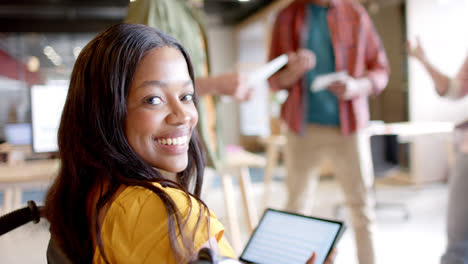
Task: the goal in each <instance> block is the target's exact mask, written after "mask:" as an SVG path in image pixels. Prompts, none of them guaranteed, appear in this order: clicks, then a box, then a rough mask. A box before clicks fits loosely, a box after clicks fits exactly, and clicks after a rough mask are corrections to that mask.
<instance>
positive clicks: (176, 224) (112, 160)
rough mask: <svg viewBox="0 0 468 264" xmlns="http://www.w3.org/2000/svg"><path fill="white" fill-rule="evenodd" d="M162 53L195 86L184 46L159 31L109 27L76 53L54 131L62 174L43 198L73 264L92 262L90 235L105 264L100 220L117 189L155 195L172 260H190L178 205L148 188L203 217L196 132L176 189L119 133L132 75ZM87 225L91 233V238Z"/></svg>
mask: <svg viewBox="0 0 468 264" xmlns="http://www.w3.org/2000/svg"><path fill="white" fill-rule="evenodd" d="M164 46H170V47H174V48H177V49H178V50H179V51H180V52H181V53H182V55H183V56H184V57H185V60H186V62H187V65H188V71H189V74H190V78H191V79H192V82H193V84H194V74H193V67H192V64H191V61H190V58H189V56H188V54H187V52H186V50H185V49H184V48H183V47H182V46H181V44H179V42H178V41H177V40H175V39H174V38H172V37H171V36H168V35H167V34H165V33H163V32H162V31H160V30H157V29H154V28H151V27H147V26H144V25H136V24H118V25H115V26H112V27H110V28H109V29H107V30H106V31H104V32H102V33H100V34H99V35H97V36H96V37H95V38H94V39H93V40H92V41H91V42H90V43H89V44H88V45H87V46H86V47H85V48H84V49H83V50H82V51H81V53H80V55H79V57H78V59H77V61H76V63H75V66H74V68H73V72H72V75H71V80H70V88H69V91H68V96H67V99H66V102H65V106H64V109H63V113H62V119H61V122H60V127H59V131H58V145H59V155H60V159H61V167H60V171H59V173H58V177H57V178H56V179H55V181H54V183H53V185H52V186H51V188H50V190H49V192H48V193H47V197H46V217H47V218H48V220H49V221H50V230H51V234H52V236H53V238H55V239H56V240H57V242H58V244H59V245H60V247H61V249H62V250H63V251H64V252H65V254H66V255H67V256H68V258H70V260H72V261H73V262H80V263H82V262H85V263H88V262H91V261H92V258H93V252H94V248H93V242H92V237H93V235H95V237H96V238H97V241H96V242H97V245H98V246H99V249H100V252H101V254H102V256H103V257H104V259H105V260H106V261H108V260H107V258H106V255H105V252H104V250H103V249H104V248H103V245H102V239H101V233H100V229H101V226H100V224H99V221H98V215H99V211H100V210H101V209H102V208H103V207H104V205H105V204H106V203H107V202H109V201H110V200H111V198H112V196H113V195H114V194H115V193H116V191H117V189H118V188H119V187H120V186H122V185H126V186H142V187H145V188H148V189H150V190H152V191H153V192H154V193H155V194H156V195H158V196H159V198H160V199H161V200H162V202H163V203H164V205H165V207H166V212H167V215H168V229H169V230H168V231H169V237H170V241H171V247H172V250H173V252H174V256H175V257H176V258H177V259H179V260H187V259H188V258H189V257H191V256H192V255H193V254H194V249H193V239H194V235H195V231H196V228H195V230H194V234H192V237H189V236H185V237H184V232H182V230H183V228H184V225H185V222H184V221H181V220H182V219H181V218H182V217H181V216H180V213H179V211H178V209H177V207H176V205H175V204H174V202H173V201H172V200H171V199H170V197H169V196H168V195H167V194H166V193H165V192H163V191H162V190H161V189H159V188H157V187H155V186H154V185H153V184H152V182H158V183H160V184H161V185H163V186H168V187H173V188H178V189H180V190H182V191H184V192H185V193H186V195H187V196H189V195H192V196H193V197H194V198H195V199H196V201H198V202H199V203H200V205H201V208H202V210H204V212H206V210H207V207H206V205H205V204H204V203H203V202H202V201H201V200H200V199H199V197H200V191H201V186H202V182H203V178H202V175H203V170H204V164H205V163H204V162H205V160H204V152H203V149H202V144H201V142H200V140H199V136H198V133H197V131H194V132H193V135H192V138H191V140H190V142H189V153H188V154H189V155H188V156H189V158H188V166H187V168H186V169H185V170H184V171H182V172H180V173H178V174H177V182H173V181H170V180H167V179H164V177H163V176H162V175H161V174H160V173H159V172H158V171H157V170H155V169H154V168H152V167H151V166H150V165H148V164H147V163H146V162H144V161H143V160H142V159H141V158H140V157H139V156H138V155H137V154H136V153H135V151H134V150H133V149H132V148H131V147H130V145H129V143H128V142H127V140H126V138H125V133H124V122H125V118H126V115H127V107H126V99H127V96H128V93H129V89H130V85H131V82H132V80H133V76H134V74H135V71H136V68H137V66H138V64H139V62H140V60H141V59H142V58H143V56H145V55H146V54H147V53H148V52H150V51H151V50H153V49H155V48H159V47H164ZM103 182H106V183H107V184H108V185H107V186H108V188H107V190H106V191H103V190H102V188H101V192H100V194H99V198H98V202H97V206H96V208H93V209H92V210H95V211H94V212H92V213H90V212H88V211H87V206H86V201H87V199H88V198H89V195H90V191H91V190H92V188H93V186H96V185H99V184H101V186H102V183H103ZM193 183H194V184H193ZM192 184H193V189H192V190H190V186H191V185H192ZM189 201H190V199H189ZM204 212H203V213H201V214H199V216H198V221H197V225H196V227H198V225H199V223H200V221H201V220H202V219H204V217H203V216H204V215H206V214H205V213H204ZM91 216H94V217H93V219H90V218H91ZM207 221H209V220H207ZM91 223H93V224H94V226H95V227H96V228H95V229H94V230H91V229H92V228H91ZM178 241H182V243H180V242H178Z"/></svg>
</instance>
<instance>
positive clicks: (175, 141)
mask: <svg viewBox="0 0 468 264" xmlns="http://www.w3.org/2000/svg"><path fill="white" fill-rule="evenodd" d="M187 139H188V137H187V136H182V137H176V138H160V139H158V140H157V142H158V143H159V144H162V145H184V144H185V143H187Z"/></svg>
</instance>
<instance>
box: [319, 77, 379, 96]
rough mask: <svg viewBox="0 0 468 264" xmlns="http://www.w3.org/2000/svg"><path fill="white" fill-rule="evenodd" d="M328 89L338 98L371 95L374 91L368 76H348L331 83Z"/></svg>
mask: <svg viewBox="0 0 468 264" xmlns="http://www.w3.org/2000/svg"><path fill="white" fill-rule="evenodd" d="M328 90H330V92H332V93H333V94H334V95H335V96H336V97H338V99H341V100H350V99H352V98H354V97H357V96H362V95H369V94H370V92H371V91H372V82H371V81H370V80H369V79H368V78H359V79H355V78H353V77H351V76H348V77H346V78H345V79H344V80H340V81H336V82H333V83H332V84H330V86H328Z"/></svg>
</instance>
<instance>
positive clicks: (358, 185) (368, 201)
mask: <svg viewBox="0 0 468 264" xmlns="http://www.w3.org/2000/svg"><path fill="white" fill-rule="evenodd" d="M287 137H288V144H287V147H286V166H287V171H288V175H287V177H286V185H287V188H288V193H289V196H288V204H287V208H286V209H287V210H289V211H294V212H298V213H304V211H305V209H309V208H306V207H308V206H307V205H309V206H310V204H311V203H312V202H313V192H314V191H315V187H316V186H317V182H318V168H319V165H320V163H321V161H322V160H323V159H324V158H327V159H329V160H331V162H332V164H333V170H334V175H335V177H336V179H337V180H338V182H339V183H340V186H341V188H342V190H343V191H344V195H345V199H346V205H347V206H348V207H349V208H350V212H351V217H352V220H351V221H352V227H353V229H354V234H355V238H356V245H357V255H358V259H359V263H360V264H374V263H375V253H374V243H373V239H372V230H373V222H374V218H375V214H374V199H373V197H372V195H371V192H370V188H371V186H372V182H373V175H372V170H369V169H367V168H361V166H360V164H361V161H362V160H363V159H367V158H368V157H366V155H361V157H360V155H359V151H358V142H360V143H363V141H362V139H364V140H365V138H361V137H360V135H358V134H353V135H351V136H348V137H345V136H343V135H342V134H341V132H340V129H339V128H337V127H327V126H319V125H308V126H307V128H306V133H305V135H304V136H303V137H301V136H299V135H297V134H296V133H294V132H293V131H289V132H288V135H287ZM367 142H368V141H367ZM364 144H365V141H364ZM366 162H368V161H367V160H366ZM366 162H364V163H363V164H365V163H366Z"/></svg>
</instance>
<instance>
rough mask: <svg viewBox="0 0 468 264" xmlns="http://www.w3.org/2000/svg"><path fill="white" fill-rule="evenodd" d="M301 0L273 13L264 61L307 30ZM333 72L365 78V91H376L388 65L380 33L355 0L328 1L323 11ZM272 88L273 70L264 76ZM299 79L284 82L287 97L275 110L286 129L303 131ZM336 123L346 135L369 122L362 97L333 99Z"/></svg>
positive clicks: (295, 45)
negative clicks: (336, 103)
mask: <svg viewBox="0 0 468 264" xmlns="http://www.w3.org/2000/svg"><path fill="white" fill-rule="evenodd" d="M306 4H307V3H306V2H305V1H300V0H296V1H294V2H293V3H291V4H290V5H289V6H288V7H286V8H285V9H283V10H282V11H281V12H280V13H279V14H278V16H277V18H276V21H275V25H274V27H273V34H272V41H271V47H270V56H269V58H270V60H271V59H273V58H275V57H277V56H279V55H281V54H283V53H287V52H292V51H296V50H298V49H299V48H303V47H302V43H305V42H304V39H307V35H306V34H304V32H307V30H304V29H305V27H306V26H308V25H306V21H307V18H306V15H305V9H306V8H305V7H306ZM327 22H328V27H329V30H330V36H331V40H332V45H333V50H334V53H335V68H336V71H347V72H348V74H349V75H350V76H352V77H354V78H361V77H367V78H369V79H370V81H371V82H372V93H371V95H377V94H379V93H380V92H381V91H382V90H383V89H384V88H385V86H386V85H387V83H388V76H389V72H390V69H389V66H388V62H387V57H386V55H385V51H384V48H383V45H382V43H381V41H380V38H379V36H378V34H377V32H376V31H375V28H374V26H373V24H372V21H371V19H370V17H369V15H368V14H367V13H366V11H365V9H364V8H363V7H362V6H361V5H360V4H358V3H356V2H351V1H348V0H331V1H330V9H329V11H328V14H327ZM269 83H270V88H271V89H272V90H273V91H277V90H279V89H281V87H279V84H278V81H277V79H276V75H274V76H272V77H271V78H270V79H269ZM303 83H304V81H303V80H300V81H298V82H297V83H296V84H295V85H293V86H291V87H288V91H289V96H288V99H287V100H286V102H285V103H284V105H283V107H282V109H281V117H282V118H283V119H284V120H285V121H286V122H287V124H288V126H289V128H290V129H292V130H294V131H296V132H298V133H301V134H302V133H303V131H304V124H305V120H306V118H305V109H306V107H307V96H305V95H306V94H307V90H306V89H308V87H305V85H302V84H303ZM339 113H340V126H341V131H342V133H343V134H345V135H348V134H350V133H351V132H353V131H356V130H357V129H359V128H363V127H366V126H367V123H368V121H369V105H368V97H367V95H366V96H359V97H356V98H353V99H351V100H346V101H345V100H340V101H339Z"/></svg>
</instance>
